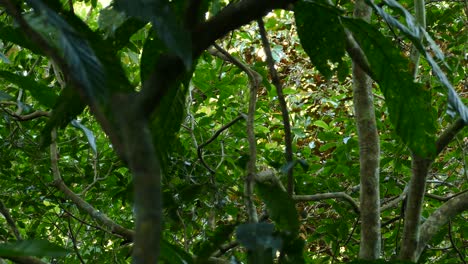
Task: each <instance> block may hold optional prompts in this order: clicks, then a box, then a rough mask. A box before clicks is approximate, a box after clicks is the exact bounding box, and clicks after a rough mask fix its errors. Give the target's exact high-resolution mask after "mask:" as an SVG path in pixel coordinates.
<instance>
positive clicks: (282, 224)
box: [256, 182, 299, 235]
mask: <svg viewBox="0 0 468 264" xmlns="http://www.w3.org/2000/svg"><path fill="white" fill-rule="evenodd" d="M256 187H257V191H258V194H259V196H260V197H261V198H262V200H263V201H264V202H265V205H266V207H267V209H268V212H269V214H270V218H271V219H272V220H273V221H274V222H275V223H276V225H277V227H278V228H279V229H280V230H282V231H286V232H290V233H291V234H292V235H295V234H297V233H298V232H299V219H298V215H297V211H296V206H295V203H294V201H293V200H292V199H291V198H290V197H289V195H288V194H287V193H286V192H284V191H283V190H282V189H281V187H279V186H278V185H277V184H267V183H261V182H257V184H256Z"/></svg>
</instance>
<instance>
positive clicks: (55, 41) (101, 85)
mask: <svg viewBox="0 0 468 264" xmlns="http://www.w3.org/2000/svg"><path fill="white" fill-rule="evenodd" d="M28 3H29V4H30V5H31V6H32V7H33V8H34V10H35V15H34V16H28V17H26V18H27V19H28V21H29V23H30V26H32V27H33V28H34V29H35V30H36V31H37V32H40V33H41V34H42V35H43V37H44V38H45V39H46V40H48V41H49V44H50V45H52V46H54V47H55V48H57V49H59V50H60V52H61V53H62V55H63V57H64V59H65V60H66V62H67V64H68V67H69V68H70V73H71V74H72V76H71V77H73V78H74V79H75V81H76V82H78V83H80V84H81V85H82V86H83V88H84V92H85V93H86V96H87V97H88V98H89V99H91V100H97V101H99V102H101V103H103V102H106V100H107V99H108V96H107V89H106V88H107V86H106V82H105V80H106V77H105V71H104V69H103V67H102V65H101V62H100V61H99V59H98V58H97V57H96V55H95V54H94V51H93V49H92V48H91V47H90V45H89V43H88V42H87V40H86V38H84V37H83V36H82V35H80V34H79V33H78V32H77V31H75V29H74V28H73V27H72V26H70V25H69V24H68V23H67V22H66V21H65V20H64V19H63V18H62V17H60V16H59V15H58V14H57V13H56V12H55V11H54V10H52V9H50V8H49V7H47V6H46V5H45V4H44V3H42V1H38V0H29V1H28Z"/></svg>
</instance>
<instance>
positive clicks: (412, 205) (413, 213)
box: [400, 119, 465, 261]
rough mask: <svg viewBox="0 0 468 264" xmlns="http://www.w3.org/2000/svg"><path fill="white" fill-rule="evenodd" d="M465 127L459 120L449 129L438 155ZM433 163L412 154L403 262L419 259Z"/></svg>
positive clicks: (431, 160) (441, 140) (443, 136)
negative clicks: (425, 199) (429, 176)
mask: <svg viewBox="0 0 468 264" xmlns="http://www.w3.org/2000/svg"><path fill="white" fill-rule="evenodd" d="M464 126H465V125H464V122H463V120H462V119H458V120H456V121H455V122H454V123H453V124H452V125H451V126H450V127H448V128H447V129H446V130H445V131H444V132H443V133H442V134H441V136H440V137H439V138H438V139H437V141H436V153H437V154H440V153H441V152H442V150H443V149H444V148H445V147H446V146H447V145H448V144H449V143H450V141H451V140H452V139H453V138H454V137H455V135H456V134H457V133H458V132H459V131H460V130H461V129H462V128H463V127H464ZM432 162H433V159H430V158H425V157H419V156H417V155H415V154H412V165H411V166H412V170H413V175H412V177H411V181H410V185H409V191H408V199H407V205H406V210H405V226H404V229H403V240H402V244H401V245H402V246H401V252H400V259H402V260H411V261H417V260H418V258H419V255H418V254H417V251H416V249H418V248H419V247H420V246H419V244H420V227H421V226H420V225H421V212H422V203H423V200H424V195H425V191H426V177H427V175H428V173H429V169H430V166H431V164H432Z"/></svg>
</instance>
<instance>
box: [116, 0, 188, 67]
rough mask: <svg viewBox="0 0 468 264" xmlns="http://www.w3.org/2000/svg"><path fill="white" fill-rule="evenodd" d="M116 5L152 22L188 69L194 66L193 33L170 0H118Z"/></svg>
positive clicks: (128, 12) (159, 34) (130, 14)
mask: <svg viewBox="0 0 468 264" xmlns="http://www.w3.org/2000/svg"><path fill="white" fill-rule="evenodd" d="M115 7H116V8H117V9H118V10H122V11H125V12H126V13H127V14H128V15H129V16H132V17H137V18H139V19H141V20H143V21H146V22H151V23H152V24H153V27H154V29H155V30H156V32H157V34H158V37H159V38H160V39H161V40H162V41H163V42H164V44H165V45H166V46H167V48H168V49H170V50H171V51H173V52H174V53H175V54H177V55H178V56H179V57H180V58H181V59H182V61H183V62H184V64H185V66H186V68H187V69H190V68H191V67H192V48H191V43H192V40H191V35H190V33H189V32H188V31H187V30H186V29H185V28H184V27H183V26H182V23H181V21H178V20H177V16H176V14H175V12H174V10H173V9H172V8H171V5H170V4H169V1H165V0H155V1H143V0H136V1H134V0H116V1H115Z"/></svg>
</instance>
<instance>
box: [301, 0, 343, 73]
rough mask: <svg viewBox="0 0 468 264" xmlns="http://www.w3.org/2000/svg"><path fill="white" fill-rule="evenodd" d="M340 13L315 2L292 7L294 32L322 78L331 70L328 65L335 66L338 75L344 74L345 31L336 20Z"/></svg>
mask: <svg viewBox="0 0 468 264" xmlns="http://www.w3.org/2000/svg"><path fill="white" fill-rule="evenodd" d="M339 15H340V11H339V10H338V9H336V8H334V7H332V6H327V5H324V4H320V3H318V2H313V3H312V2H305V1H304V2H299V3H297V4H296V5H295V8H294V17H295V19H296V25H297V33H298V34H299V38H300V40H301V44H302V47H303V48H304V50H305V52H306V53H307V55H309V58H310V60H311V61H312V63H313V64H314V65H315V66H316V67H317V69H318V70H319V71H320V73H321V74H323V75H324V76H325V78H327V79H330V78H331V76H332V74H333V71H335V70H336V69H332V67H331V66H330V63H338V65H339V66H338V69H339V72H340V76H341V77H342V76H343V74H344V72H343V71H344V68H343V67H345V66H346V64H345V65H344V66H343V64H344V62H343V60H342V58H343V56H344V55H345V43H346V42H345V32H344V29H343V26H342V25H341V23H340V20H339Z"/></svg>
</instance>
